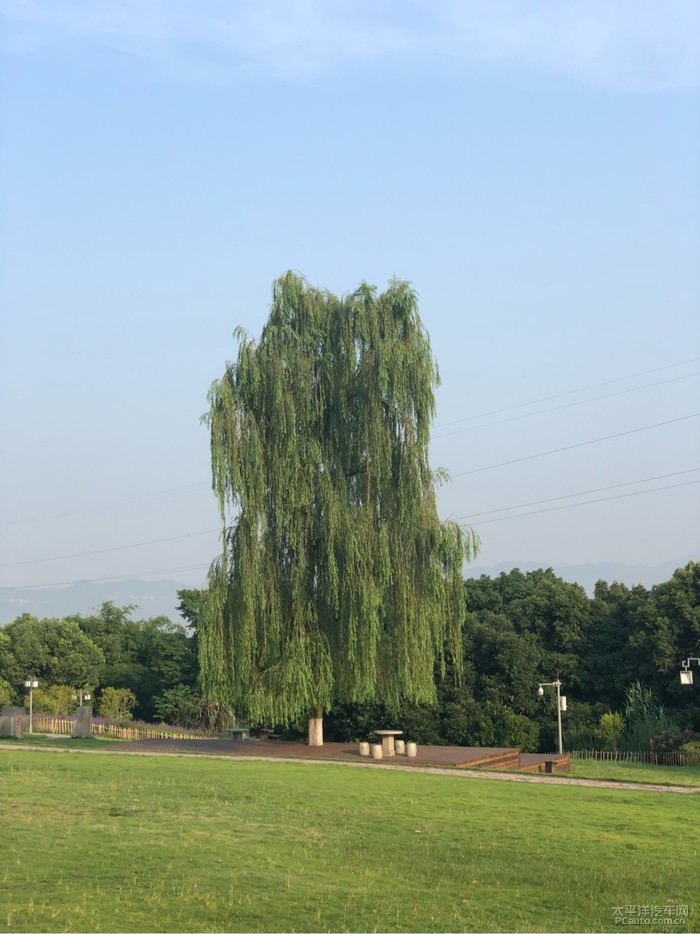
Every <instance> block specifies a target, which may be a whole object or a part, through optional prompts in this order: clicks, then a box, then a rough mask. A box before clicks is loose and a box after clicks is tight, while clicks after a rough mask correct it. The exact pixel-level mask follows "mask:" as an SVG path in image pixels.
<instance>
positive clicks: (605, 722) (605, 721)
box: [598, 712, 625, 752]
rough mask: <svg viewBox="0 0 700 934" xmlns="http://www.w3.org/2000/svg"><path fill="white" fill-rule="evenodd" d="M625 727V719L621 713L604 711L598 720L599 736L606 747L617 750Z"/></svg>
mask: <svg viewBox="0 0 700 934" xmlns="http://www.w3.org/2000/svg"><path fill="white" fill-rule="evenodd" d="M624 729H625V721H624V720H623V719H622V714H620V713H617V712H615V713H612V712H608V713H604V714H603V715H602V717H601V718H600V720H599V721H598V736H599V737H600V738H601V740H602V741H603V743H604V744H605V746H606V748H608V749H612V750H613V752H616V751H617V742H618V740H619V739H620V737H621V736H622V733H623V730H624Z"/></svg>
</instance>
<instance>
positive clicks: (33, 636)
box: [0, 613, 105, 690]
mask: <svg viewBox="0 0 700 934" xmlns="http://www.w3.org/2000/svg"><path fill="white" fill-rule="evenodd" d="M3 635H4V637H5V639H4V640H3V641H4V643H5V644H4V649H3V651H2V653H0V677H2V678H4V679H5V680H7V681H8V682H9V683H10V684H11V685H12V687H13V688H14V689H15V690H20V689H21V687H22V685H23V684H24V681H25V679H26V678H27V677H28V676H30V675H32V676H34V677H36V678H37V679H38V680H39V683H40V686H42V687H46V686H48V685H51V684H69V685H73V686H75V687H76V688H80V687H84V686H86V685H94V684H99V682H100V677H101V675H102V671H103V668H104V662H105V659H104V654H103V652H102V651H101V649H100V648H99V647H98V646H97V645H96V644H95V643H94V642H93V640H92V639H91V638H90V637H89V636H88V635H86V634H85V633H84V632H82V631H81V629H80V628H79V627H78V625H77V624H76V623H75V622H74V621H73V620H70V619H42V620H39V619H37V618H36V617H34V616H30V615H29V614H28V613H25V614H23V615H22V616H20V617H18V618H17V619H16V620H15V621H14V622H12V623H9V624H8V625H7V626H5V628H4V631H3Z"/></svg>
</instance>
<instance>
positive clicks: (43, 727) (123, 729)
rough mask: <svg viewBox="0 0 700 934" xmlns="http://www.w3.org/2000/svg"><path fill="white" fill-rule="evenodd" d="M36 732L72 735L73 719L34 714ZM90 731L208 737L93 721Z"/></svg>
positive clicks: (121, 736)
mask: <svg viewBox="0 0 700 934" xmlns="http://www.w3.org/2000/svg"><path fill="white" fill-rule="evenodd" d="M32 719H33V721H34V722H33V726H34V732H35V733H56V734H60V735H66V734H68V735H70V734H71V733H72V732H73V719H72V718H69V717H51V716H46V715H45V714H34V715H33V718H32ZM28 729H29V717H28V716H26V715H25V718H24V730H25V732H26V731H27V730H28ZM90 732H91V733H92V735H93V736H109V737H111V738H112V739H129V740H137V739H207V738H208V737H206V736H205V735H204V734H202V733H200V734H196V733H184V732H178V731H177V730H168V729H161V728H159V727H157V726H154V727H140V726H116V725H115V724H112V723H92V724H91V726H90Z"/></svg>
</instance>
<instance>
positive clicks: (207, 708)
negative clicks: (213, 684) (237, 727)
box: [194, 697, 236, 733]
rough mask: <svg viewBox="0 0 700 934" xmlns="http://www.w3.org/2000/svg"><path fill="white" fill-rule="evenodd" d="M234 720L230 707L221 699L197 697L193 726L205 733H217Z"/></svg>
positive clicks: (231, 724)
mask: <svg viewBox="0 0 700 934" xmlns="http://www.w3.org/2000/svg"><path fill="white" fill-rule="evenodd" d="M235 722H236V715H235V713H234V711H233V708H232V707H229V705H228V704H225V703H223V701H213V700H210V698H208V697H199V698H198V699H197V711H196V717H195V721H194V726H196V727H197V729H199V730H204V731H205V732H207V733H219V732H221V730H225V729H226V728H227V727H229V726H233V725H234V724H235Z"/></svg>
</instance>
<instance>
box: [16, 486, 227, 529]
mask: <svg viewBox="0 0 700 934" xmlns="http://www.w3.org/2000/svg"><path fill="white" fill-rule="evenodd" d="M207 487H208V488H211V484H210V483H204V482H201V483H190V484H188V485H187V486H176V487H173V488H172V489H169V490H160V491H158V492H155V493H142V494H140V495H139V496H127V497H124V498H123V499H112V500H106V501H103V502H101V503H95V504H93V505H92V506H84V507H79V508H76V509H69V510H67V511H66V512H56V513H53V514H51V515H46V514H44V515H41V516H30V517H29V518H28V519H10V520H9V521H8V522H4V523H3V525H18V524H20V523H22V522H45V521H46V520H47V519H69V518H71V516H81V515H84V514H85V513H88V512H97V511H98V510H100V509H113V508H114V507H115V506H124V505H126V504H127V503H140V502H143V501H144V500H150V499H162V498H163V497H165V496H176V495H178V494H180V493H187V492H190V491H192V490H202V489H205V488H207Z"/></svg>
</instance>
